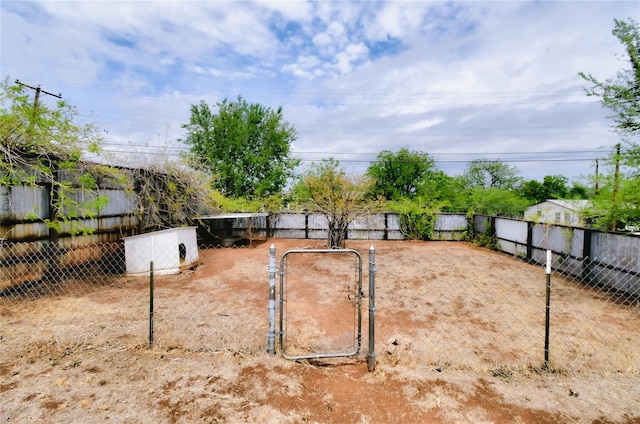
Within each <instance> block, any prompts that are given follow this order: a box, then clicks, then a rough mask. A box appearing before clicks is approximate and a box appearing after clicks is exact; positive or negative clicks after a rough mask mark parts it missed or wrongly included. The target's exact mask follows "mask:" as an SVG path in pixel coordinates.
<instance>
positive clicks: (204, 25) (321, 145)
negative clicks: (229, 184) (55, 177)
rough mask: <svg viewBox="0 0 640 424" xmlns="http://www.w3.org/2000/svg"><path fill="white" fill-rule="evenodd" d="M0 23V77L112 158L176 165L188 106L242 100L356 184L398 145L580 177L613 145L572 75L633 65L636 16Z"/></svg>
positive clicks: (81, 10)
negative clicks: (67, 116) (62, 103)
mask: <svg viewBox="0 0 640 424" xmlns="http://www.w3.org/2000/svg"><path fill="white" fill-rule="evenodd" d="M0 13H1V16H0V27H1V30H0V31H1V34H0V35H1V45H0V47H1V52H0V72H1V76H2V78H5V77H9V78H10V79H11V80H14V79H19V80H20V81H22V82H24V83H26V84H30V85H33V86H36V85H40V86H41V87H42V89H43V90H46V91H49V92H52V93H61V94H62V96H63V98H64V99H66V100H68V101H69V102H70V103H71V104H73V105H75V106H76V107H77V110H78V111H79V112H80V116H81V117H82V119H83V120H86V121H88V122H93V123H95V124H96V125H98V126H99V127H100V128H101V129H102V130H103V131H104V135H105V147H106V148H107V149H108V150H110V151H113V152H115V153H116V155H117V158H118V160H119V161H122V162H127V163H132V164H137V163H149V162H153V161H158V160H159V158H161V155H166V156H167V157H169V158H177V155H178V152H179V151H180V150H181V149H184V146H181V145H180V143H178V142H177V140H178V139H179V138H180V137H181V136H183V135H184V132H183V130H182V128H181V125H182V124H184V123H186V122H188V119H189V109H190V106H191V105H192V104H195V103H198V102H200V100H204V101H206V102H207V103H209V104H210V105H212V106H213V105H215V103H217V102H218V101H221V100H222V99H224V98H228V99H235V98H237V96H238V95H241V96H242V97H244V98H245V100H247V101H249V102H252V103H260V104H263V105H265V106H268V107H272V108H274V109H276V108H278V107H279V106H282V107H283V112H284V116H285V119H286V120H287V121H288V122H289V123H290V124H292V125H293V126H294V127H295V128H296V130H297V132H298V138H297V140H296V141H295V142H294V144H293V155H294V156H297V157H300V158H301V159H302V160H303V165H305V164H309V163H310V162H312V161H315V160H321V159H323V158H329V157H333V158H335V159H337V160H339V161H340V162H341V164H342V165H343V166H344V167H345V168H347V169H348V170H350V171H352V172H354V173H359V172H364V170H366V168H367V166H368V165H369V163H370V161H371V160H374V159H375V157H376V156H377V155H378V153H380V152H381V151H382V150H391V151H394V152H395V151H398V150H399V149H400V148H403V147H405V148H408V149H410V150H417V151H422V152H426V153H429V154H430V155H431V156H432V157H434V159H435V160H436V165H437V166H438V168H439V169H442V170H444V171H445V172H447V173H448V174H450V175H457V174H460V173H461V172H462V171H463V170H464V168H465V167H466V166H467V164H468V161H470V160H473V159H482V158H484V159H496V160H501V161H503V162H506V163H508V164H509V165H511V166H514V167H516V168H517V169H518V170H519V172H520V175H521V176H522V177H524V178H527V179H539V180H541V179H542V178H543V177H544V176H545V175H558V174H561V175H565V176H567V177H569V178H571V179H572V180H577V179H578V178H579V177H581V176H586V175H588V174H590V173H593V172H594V161H595V159H596V158H598V157H601V158H602V157H606V156H607V154H608V152H609V151H611V149H612V146H614V145H615V144H616V143H618V142H619V141H620V139H619V137H618V136H617V135H616V134H614V133H612V132H611V130H610V125H611V121H609V120H608V119H607V118H606V117H607V115H608V111H607V110H604V109H603V108H602V107H601V106H600V103H599V102H598V99H595V98H590V97H587V96H586V95H585V94H584V91H583V87H584V86H585V81H584V80H582V79H581V78H580V77H579V76H578V72H581V71H585V72H590V73H592V74H593V75H595V76H596V77H598V78H599V79H603V80H604V79H607V78H611V77H614V76H615V74H616V73H617V72H618V71H620V70H622V69H623V68H624V67H626V66H628V62H627V61H626V60H625V56H624V50H623V47H622V45H621V44H620V43H619V41H618V39H617V38H615V37H614V36H613V35H612V34H611V30H612V29H613V25H614V19H619V20H627V19H628V18H632V19H634V20H636V21H640V2H637V1H602V2H597V1H557V2H549V1H536V2H529V1H492V2H482V1H467V2H443V1H430V2H426V1H393V2H384V1H361V2H348V1H316V2H306V1H276V2H271V1H255V2H254V1H228V2H227V1H198V0H193V1H100V0H93V1H76V2H67V1H41V2H29V1H7V0H3V1H2V2H1V3H0ZM43 100H46V99H44V98H43ZM51 100H53V99H51Z"/></svg>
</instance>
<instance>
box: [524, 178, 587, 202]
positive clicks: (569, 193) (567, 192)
mask: <svg viewBox="0 0 640 424" xmlns="http://www.w3.org/2000/svg"><path fill="white" fill-rule="evenodd" d="M568 182H569V179H568V178H567V177H565V176H563V175H546V176H545V177H544V179H543V181H542V182H539V181H537V180H529V181H525V182H523V183H522V184H521V185H520V194H521V195H522V197H525V198H527V199H529V200H531V201H532V202H533V203H539V202H544V201H545V200H547V199H587V198H588V197H589V190H588V188H587V187H585V186H583V185H580V184H578V183H575V182H574V183H573V184H572V186H571V187H569V186H568V185H567V184H568Z"/></svg>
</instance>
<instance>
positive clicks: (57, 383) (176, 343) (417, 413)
mask: <svg viewBox="0 0 640 424" xmlns="http://www.w3.org/2000/svg"><path fill="white" fill-rule="evenodd" d="M272 243H273V244H274V245H275V247H276V249H277V258H278V264H279V260H280V257H281V255H282V254H283V253H284V252H285V251H288V250H289V249H294V248H304V247H308V248H321V247H322V246H320V245H319V244H316V242H315V241H309V240H283V239H272V240H268V241H266V242H262V243H259V244H257V245H256V246H254V247H252V248H242V249H203V250H201V251H200V263H199V265H198V266H197V267H196V268H195V269H193V270H190V271H186V272H183V273H182V274H180V275H173V276H156V278H155V280H154V283H155V297H154V343H153V347H152V348H149V347H148V341H149V303H150V302H149V279H148V278H145V277H139V278H132V277H119V281H118V282H117V283H116V284H111V285H103V286H99V287H93V288H92V289H91V290H87V291H85V292H82V293H80V294H76V295H68V296H59V297H55V298H40V299H36V300H31V301H21V300H12V299H10V298H0V307H1V309H0V421H1V422H3V423H5V422H7V423H14V422H15V423H28V422H47V423H79V422H82V423H104V422H116V423H192V422H203V423H640V325H639V324H640V308H639V307H638V304H637V303H626V304H623V303H616V302H612V301H611V300H609V299H607V298H606V296H602V295H599V294H598V293H597V292H595V291H593V290H588V289H585V288H584V287H581V286H580V285H579V284H577V283H574V282H570V281H565V280H562V279H561V278H559V277H558V278H556V277H554V278H553V282H552V287H553V289H552V297H551V309H550V311H551V315H550V317H551V318H550V321H551V331H550V343H549V350H548V352H549V361H548V363H547V364H546V366H545V362H544V359H545V356H544V355H545V350H544V347H545V343H544V342H545V310H546V309H545V293H546V275H545V272H544V269H543V268H542V267H541V266H539V265H530V264H526V263H523V262H521V261H519V260H517V259H515V258H511V257H508V256H505V255H502V254H499V253H495V252H490V251H487V250H484V249H480V248H478V247H475V246H473V245H469V244H466V243H463V242H394V241H375V242H370V241H347V246H346V247H347V248H351V249H354V250H356V251H358V252H360V255H361V257H362V259H363V264H362V283H363V285H362V292H361V293H358V291H359V289H358V287H357V284H358V279H359V278H358V277H359V276H358V271H357V260H356V261H354V257H355V255H354V256H349V255H346V256H347V257H348V259H347V261H348V262H347V265H344V264H343V263H342V262H339V261H338V259H336V258H335V257H333V256H331V257H329V256H327V257H320V258H316V257H313V256H305V255H304V254H301V255H298V256H292V257H291V260H290V261H289V260H288V261H287V263H286V278H285V279H284V281H285V290H286V296H285V302H284V304H285V305H286V314H285V315H284V317H283V325H284V328H285V334H283V343H284V348H283V347H282V346H280V343H279V340H278V338H276V340H277V342H278V343H276V354H275V355H270V354H269V353H268V352H267V348H268V333H269V309H268V295H269V290H268V283H269V272H268V261H269V246H270V245H271V244H272ZM371 246H373V247H374V248H375V270H376V272H375V283H376V288H375V310H374V312H375V344H374V346H375V355H376V357H375V365H376V366H375V370H373V371H369V370H368V366H367V356H368V355H369V354H370V352H369V337H368V335H369V330H368V328H369V327H368V326H369V312H370V311H369V299H368V296H369V289H368V287H369V286H368V284H369V259H368V257H369V250H370V247H371ZM354 263H355V265H354ZM279 279H280V274H278V281H277V282H278V285H279ZM359 301H361V302H362V304H361V309H360V311H361V325H362V326H361V336H360V337H358V334H357V333H358V331H357V327H358V326H357V323H358V302H359ZM359 342H360V343H359ZM353 346H355V348H356V349H358V346H360V348H359V350H358V353H357V354H356V355H355V356H352V357H344V358H331V359H322V358H320V359H311V360H307V359H305V360H298V361H293V360H288V359H285V358H283V357H282V356H281V354H282V353H283V352H285V353H288V354H302V355H304V354H309V353H312V354H314V353H318V352H319V353H320V354H323V353H329V354H330V353H331V352H333V351H337V352H341V351H342V350H343V349H346V351H348V350H349V349H351V348H352V347H353Z"/></svg>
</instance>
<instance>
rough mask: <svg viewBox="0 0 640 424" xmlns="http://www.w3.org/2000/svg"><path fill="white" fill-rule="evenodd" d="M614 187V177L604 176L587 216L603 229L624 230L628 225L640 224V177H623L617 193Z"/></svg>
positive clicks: (594, 224) (619, 182)
mask: <svg viewBox="0 0 640 424" xmlns="http://www.w3.org/2000/svg"><path fill="white" fill-rule="evenodd" d="M613 188H614V182H613V178H612V177H606V178H603V179H602V180H601V187H600V190H599V191H598V194H596V195H595V196H594V197H593V199H592V200H591V203H592V206H591V207H589V208H587V210H586V211H585V216H586V217H587V218H588V219H589V220H590V221H591V222H592V224H593V226H594V227H596V228H600V229H603V230H608V229H619V230H624V227H625V226H627V225H633V226H638V225H640V208H639V207H638V205H640V179H638V178H621V179H620V180H619V181H618V189H617V193H616V194H615V195H614V190H613Z"/></svg>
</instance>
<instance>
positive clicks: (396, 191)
mask: <svg viewBox="0 0 640 424" xmlns="http://www.w3.org/2000/svg"><path fill="white" fill-rule="evenodd" d="M434 173H435V161H434V160H433V158H431V157H430V156H429V155H428V154H427V153H423V152H418V151H409V149H407V148H402V149H400V150H399V151H398V152H397V153H393V152H391V151H389V150H383V151H382V152H380V153H379V154H378V157H377V159H376V161H375V162H373V163H372V164H371V165H370V166H369V168H368V169H367V175H368V176H369V177H371V178H372V179H373V181H374V184H373V186H372V188H371V192H370V197H372V198H377V197H384V198H385V199H388V200H397V199H400V198H402V197H413V196H416V195H418V194H419V193H420V191H421V188H422V187H423V186H424V185H425V184H427V183H428V179H429V174H434Z"/></svg>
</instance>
